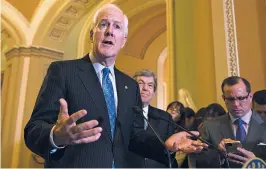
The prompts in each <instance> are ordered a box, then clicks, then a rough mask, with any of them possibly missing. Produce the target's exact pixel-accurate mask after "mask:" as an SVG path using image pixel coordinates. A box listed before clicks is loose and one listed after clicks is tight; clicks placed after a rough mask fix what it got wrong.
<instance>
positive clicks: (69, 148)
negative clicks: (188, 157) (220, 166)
mask: <svg viewBox="0 0 266 169" xmlns="http://www.w3.org/2000/svg"><path fill="white" fill-rule="evenodd" d="M127 32H128V19H127V17H126V16H125V15H124V14H123V12H122V11H121V9H119V8H118V7H117V6H115V5H113V4H107V5H104V6H103V7H101V8H100V9H99V10H98V11H96V13H95V15H94V18H93V27H92V30H91V32H90V38H91V42H92V52H91V53H90V54H88V55H86V56H85V57H84V58H82V59H77V60H72V61H60V62H54V63H52V64H51V65H50V67H49V69H48V72H47V75H46V77H45V79H44V82H43V84H42V87H41V89H40V92H39V95H38V98H37V101H36V104H35V107H34V110H33V113H32V116H31V118H30V120H29V122H28V123H27V125H26V127H25V131H24V138H25V143H26V145H27V147H28V148H29V149H30V150H32V151H33V152H34V153H36V154H38V155H40V156H42V157H43V158H44V159H45V167H61V168H64V167H66V168H85V167H86V168H96V167H101V168H111V167H112V168H114V167H119V168H122V167H127V166H128V165H127V162H126V155H127V152H128V149H129V148H131V149H133V150H138V149H141V151H139V153H140V154H142V155H144V156H147V157H150V158H153V159H155V160H157V161H161V162H163V163H164V160H165V155H164V147H163V146H162V145H161V143H160V142H159V141H158V139H156V137H154V136H153V135H151V134H149V133H147V132H146V131H145V130H144V129H143V126H144V122H143V119H142V117H141V116H140V113H136V112H134V111H133V109H132V107H134V106H140V107H141V99H140V93H139V87H138V85H137V83H136V82H135V81H134V80H133V79H131V78H130V77H128V76H127V75H125V74H124V73H122V72H120V71H119V70H118V69H116V68H115V67H114V63H115V60H116V57H117V54H118V52H119V50H120V49H121V48H122V47H123V46H124V45H125V43H126V39H127ZM187 137H188V134H186V133H178V134H174V135H172V136H171V137H170V138H168V139H167V141H166V142H165V143H166V146H167V148H168V149H169V150H171V151H177V150H179V149H182V150H184V151H195V150H196V151H197V150H201V149H202V148H203V147H202V144H198V143H197V142H195V141H192V140H190V139H189V138H187ZM182 142H184V143H185V144H181V143H182ZM132 147H133V148H132ZM135 147H137V148H135ZM190 147H193V149H191V148H190Z"/></svg>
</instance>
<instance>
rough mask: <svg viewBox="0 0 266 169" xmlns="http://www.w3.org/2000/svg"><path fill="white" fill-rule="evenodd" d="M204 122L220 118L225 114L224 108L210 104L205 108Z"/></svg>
mask: <svg viewBox="0 0 266 169" xmlns="http://www.w3.org/2000/svg"><path fill="white" fill-rule="evenodd" d="M205 110H206V114H205V117H204V119H205V120H212V119H214V118H215V117H218V116H222V115H225V114H226V111H225V110H224V108H223V107H222V106H221V105H220V104H218V103H212V104H210V105H208V106H207V107H206V109H205Z"/></svg>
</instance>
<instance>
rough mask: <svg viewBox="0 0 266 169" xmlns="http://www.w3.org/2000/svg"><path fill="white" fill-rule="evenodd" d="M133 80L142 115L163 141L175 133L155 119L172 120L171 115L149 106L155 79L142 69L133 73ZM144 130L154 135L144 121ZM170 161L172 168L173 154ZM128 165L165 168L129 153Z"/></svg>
mask: <svg viewBox="0 0 266 169" xmlns="http://www.w3.org/2000/svg"><path fill="white" fill-rule="evenodd" d="M133 78H134V79H135V80H136V81H137V83H138V85H139V88H140V96H141V100H142V105H143V115H144V116H145V117H146V118H147V119H148V121H149V123H150V124H151V125H152V127H153V128H154V129H155V131H156V132H157V133H158V134H159V135H160V136H161V137H162V139H163V140H164V141H165V140H166V139H167V138H168V137H169V136H171V135H172V134H173V133H174V132H175V126H174V125H173V124H171V123H170V122H166V121H163V120H161V119H158V118H156V117H162V118H164V119H167V120H169V121H170V120H171V121H173V120H172V118H171V115H170V114H169V113H167V112H165V111H163V110H160V109H158V108H155V107H153V106H151V105H150V103H151V101H152V99H153V98H154V96H155V94H156V89H157V77H156V75H155V74H154V73H153V72H152V71H151V70H147V69H142V70H140V71H138V72H136V73H135V75H134V76H133ZM144 124H145V125H144V128H145V130H147V131H148V132H149V133H151V134H154V133H153V132H152V130H151V128H150V127H149V126H148V125H147V122H146V121H145V120H144ZM171 161H172V164H173V166H176V165H177V163H176V160H175V158H174V154H172V155H171ZM129 164H130V167H132V168H165V167H167V166H166V165H164V164H162V163H159V162H157V161H154V160H152V159H149V158H144V157H141V156H139V155H137V154H135V153H130V155H129Z"/></svg>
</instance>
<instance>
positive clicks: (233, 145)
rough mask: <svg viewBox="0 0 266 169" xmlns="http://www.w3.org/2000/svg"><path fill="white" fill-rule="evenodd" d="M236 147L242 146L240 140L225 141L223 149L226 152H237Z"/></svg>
mask: <svg viewBox="0 0 266 169" xmlns="http://www.w3.org/2000/svg"><path fill="white" fill-rule="evenodd" d="M237 147H242V144H241V143H240V142H233V143H225V149H226V151H227V153H234V154H237V153H238V151H237Z"/></svg>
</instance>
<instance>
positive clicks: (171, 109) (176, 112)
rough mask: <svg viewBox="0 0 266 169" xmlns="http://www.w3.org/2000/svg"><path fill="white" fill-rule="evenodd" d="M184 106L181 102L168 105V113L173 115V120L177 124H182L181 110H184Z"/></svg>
mask: <svg viewBox="0 0 266 169" xmlns="http://www.w3.org/2000/svg"><path fill="white" fill-rule="evenodd" d="M184 108H185V107H184V105H183V104H182V103H181V102H179V101H173V102H171V103H170V104H168V106H167V108H166V111H167V112H168V113H170V114H171V116H172V119H173V120H174V121H176V122H177V123H178V122H180V119H181V109H184Z"/></svg>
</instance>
